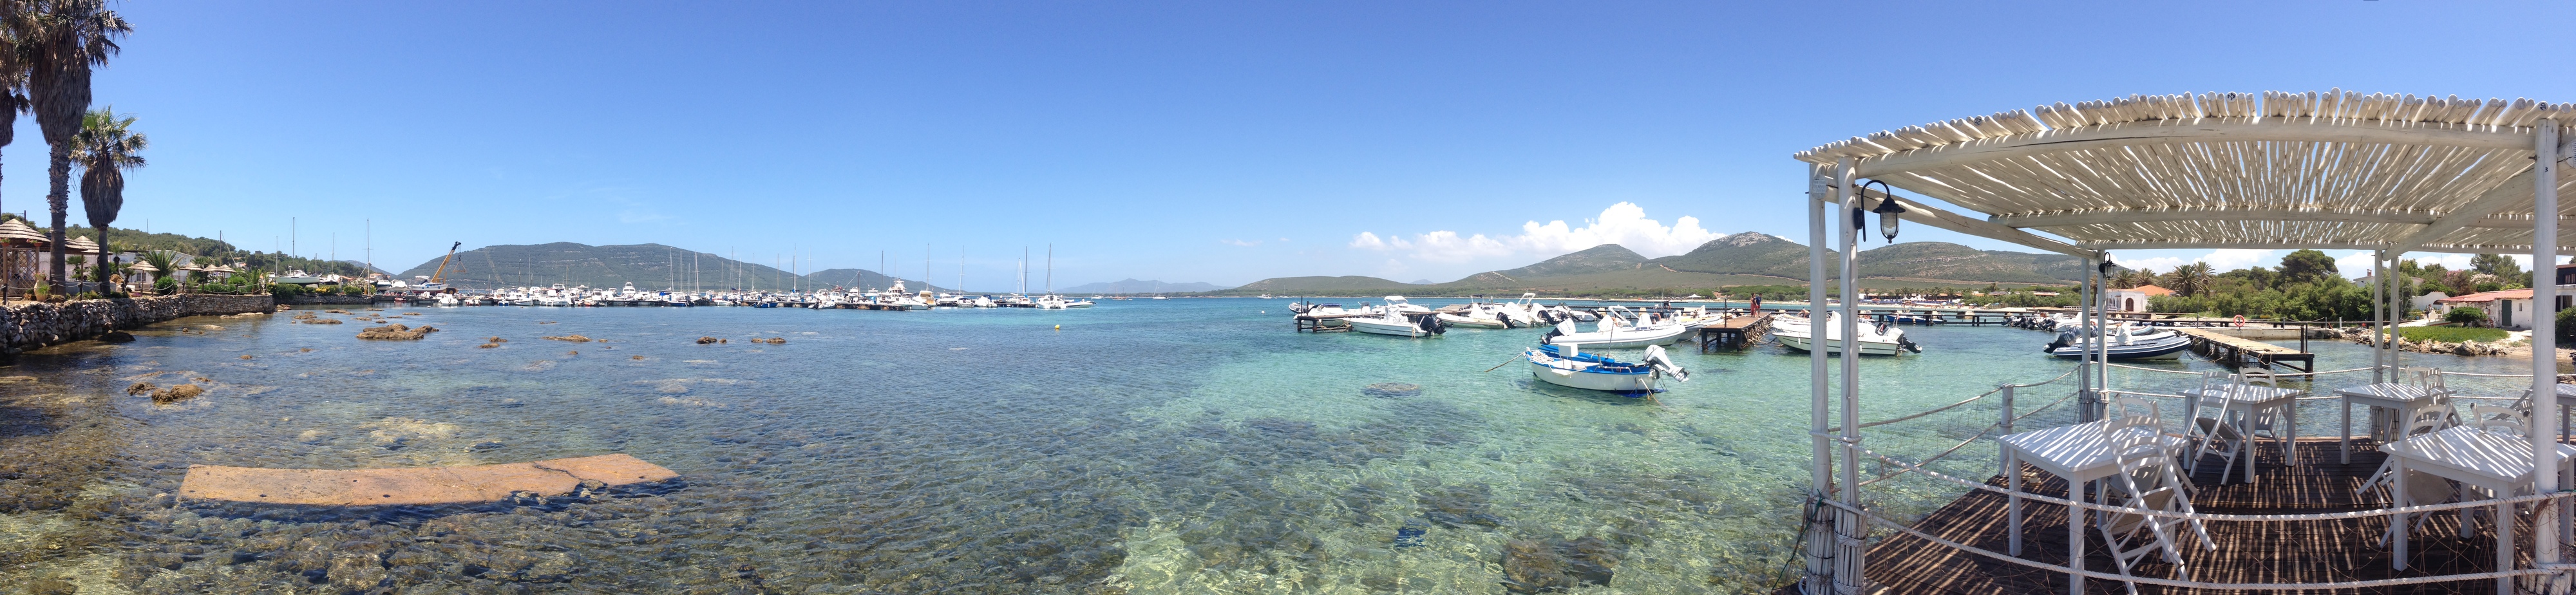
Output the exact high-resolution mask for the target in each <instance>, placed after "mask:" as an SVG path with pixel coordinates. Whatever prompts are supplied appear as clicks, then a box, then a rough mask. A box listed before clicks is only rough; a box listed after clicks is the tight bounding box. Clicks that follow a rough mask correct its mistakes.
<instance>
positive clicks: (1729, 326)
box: [1699, 313, 1772, 353]
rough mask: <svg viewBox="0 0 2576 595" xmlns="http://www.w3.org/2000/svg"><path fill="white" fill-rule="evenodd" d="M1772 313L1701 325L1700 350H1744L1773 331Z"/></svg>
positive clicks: (1702, 351) (1705, 351)
mask: <svg viewBox="0 0 2576 595" xmlns="http://www.w3.org/2000/svg"><path fill="white" fill-rule="evenodd" d="M1771 316H1772V315H1771V314H1767V313H1766V314H1762V315H1759V316H1737V317H1734V318H1728V319H1726V321H1725V322H1720V323H1717V324H1712V325H1708V326H1703V327H1699V351H1700V353H1708V352H1711V351H1716V350H1720V349H1728V350H1742V349H1744V348H1745V346H1747V345H1751V344H1753V342H1755V341H1760V340H1762V335H1764V334H1766V333H1769V332H1770V331H1771Z"/></svg>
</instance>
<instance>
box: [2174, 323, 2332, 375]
mask: <svg viewBox="0 0 2576 595" xmlns="http://www.w3.org/2000/svg"><path fill="white" fill-rule="evenodd" d="M2174 331H2176V332H2180V333H2182V334H2184V335H2186V336H2189V337H2191V350H2192V351H2193V352H2195V353H2199V354H2201V355H2203V356H2206V357H2208V358H2210V360H2211V361H2216V362H2218V363H2219V364H2222V365H2225V366H2228V367H2231V368H2241V367H2246V366H2258V367H2262V368H2264V369H2267V370H2268V369H2271V368H2272V367H2273V366H2281V367H2285V368H2293V369H2297V370H2298V371H2301V372H2315V371H2317V356H2316V354H2313V353H2308V352H2306V351H2304V350H2299V349H2291V348H2288V347H2282V346H2279V345H2273V344H2271V343H2265V342H2262V341H2256V340H2253V339H2246V338H2242V337H2236V336H2231V335H2228V334H2226V333H2221V332H2218V331H2216V330H2211V329H2204V328H2177V329H2174ZM2299 341H2300V343H2301V344H2302V345H2305V344H2306V342H2307V339H2304V338H2303V339H2300V340H2299Z"/></svg>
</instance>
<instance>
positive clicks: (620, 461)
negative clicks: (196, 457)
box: [179, 454, 680, 506]
mask: <svg viewBox="0 0 2576 595" xmlns="http://www.w3.org/2000/svg"><path fill="white" fill-rule="evenodd" d="M679 476H680V474H678V473H673V472H671V470H670V469H664V468H662V466H661V465H655V464H652V463H647V462H644V461H643V460H642V459H637V458H635V457H632V456H627V455H624V454H612V455H599V456H595V457H579V458H571V459H554V460H550V461H537V462H533V463H505V464H500V465H476V466H472V467H408V468H393V469H347V470H338V469H266V468H260V467H224V466H219V465H190V466H189V467H188V477H187V479H184V480H181V481H180V484H179V493H180V496H181V497H185V498H196V499H201V500H226V501H233V502H259V503H267V504H300V505H320V506H383V505H431V504H470V503H476V502H493V501H499V500H503V499H506V498H509V497H510V494H511V493H513V492H531V493H536V494H541V495H546V496H560V495H564V494H570V493H572V492H573V490H574V489H577V488H579V487H581V482H583V481H584V480H593V481H598V482H600V483H604V484H608V485H610V486H622V485H633V484H639V483H652V482H657V481H663V480H668V479H671V478H674V477H679Z"/></svg>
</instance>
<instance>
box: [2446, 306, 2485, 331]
mask: <svg viewBox="0 0 2576 595" xmlns="http://www.w3.org/2000/svg"><path fill="white" fill-rule="evenodd" d="M2442 320H2445V321H2449V322H2450V323H2451V324H2454V325H2458V326H2486V325H2487V311H2486V310H2483V309H2478V308H2470V307H2465V306H2463V307H2458V308H2452V309H2451V313H2449V314H2443V315H2442Z"/></svg>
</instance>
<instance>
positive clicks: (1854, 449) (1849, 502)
mask: <svg viewBox="0 0 2576 595" xmlns="http://www.w3.org/2000/svg"><path fill="white" fill-rule="evenodd" d="M1840 169H1841V170H1842V171H1840V172H1837V174H1836V175H1835V177H1836V178H1837V179H1836V180H1835V181H1836V182H1840V184H1839V186H1840V187H1839V188H1838V190H1839V192H1840V193H1841V195H1842V201H1841V208H1842V211H1841V212H1837V213H1835V217H1834V219H1835V220H1836V221H1835V226H1836V227H1840V228H1842V231H1843V235H1842V240H1843V243H1842V245H1843V253H1842V280H1841V282H1842V288H1841V289H1842V291H1841V293H1842V299H1843V311H1842V316H1841V318H1842V320H1840V321H1838V322H1841V323H1842V334H1843V346H1842V358H1843V361H1842V364H1843V366H1842V368H1843V369H1842V381H1843V386H1842V388H1843V403H1842V426H1843V433H1842V443H1843V468H1842V482H1843V487H1842V490H1841V492H1842V503H1843V506H1842V508H1841V509H1839V510H1838V516H1839V518H1838V519H1837V520H1836V521H1835V523H1834V529H1835V532H1836V533H1837V535H1836V536H1835V540H1834V541H1835V545H1836V546H1837V548H1836V550H1835V552H1834V558H1835V560H1836V561H1837V562H1839V563H1838V564H1835V566H1837V568H1836V569H1835V571H1834V592H1835V593H1838V594H1840V595H1860V592H1861V583H1863V582H1865V580H1864V579H1865V578H1866V575H1867V574H1868V570H1867V568H1868V566H1867V565H1866V564H1863V563H1862V548H1863V546H1864V545H1865V543H1866V540H1867V539H1868V537H1869V519H1867V518H1864V517H1862V516H1861V515H1860V513H1859V512H1858V511H1859V510H1860V279H1859V276H1860V227H1859V224H1858V223H1859V222H1857V221H1852V220H1849V219H1847V218H1846V217H1845V215H1846V214H1848V213H1860V212H1862V211H1861V208H1860V193H1859V192H1858V191H1857V190H1856V189H1855V188H1854V186H1853V177H1854V176H1853V174H1852V167H1851V161H1849V160H1844V161H1842V165H1841V167H1840ZM1809 328H1810V329H1813V328H1814V325H1809ZM1818 348H1820V349H1821V348H1822V346H1819V347H1818Z"/></svg>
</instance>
